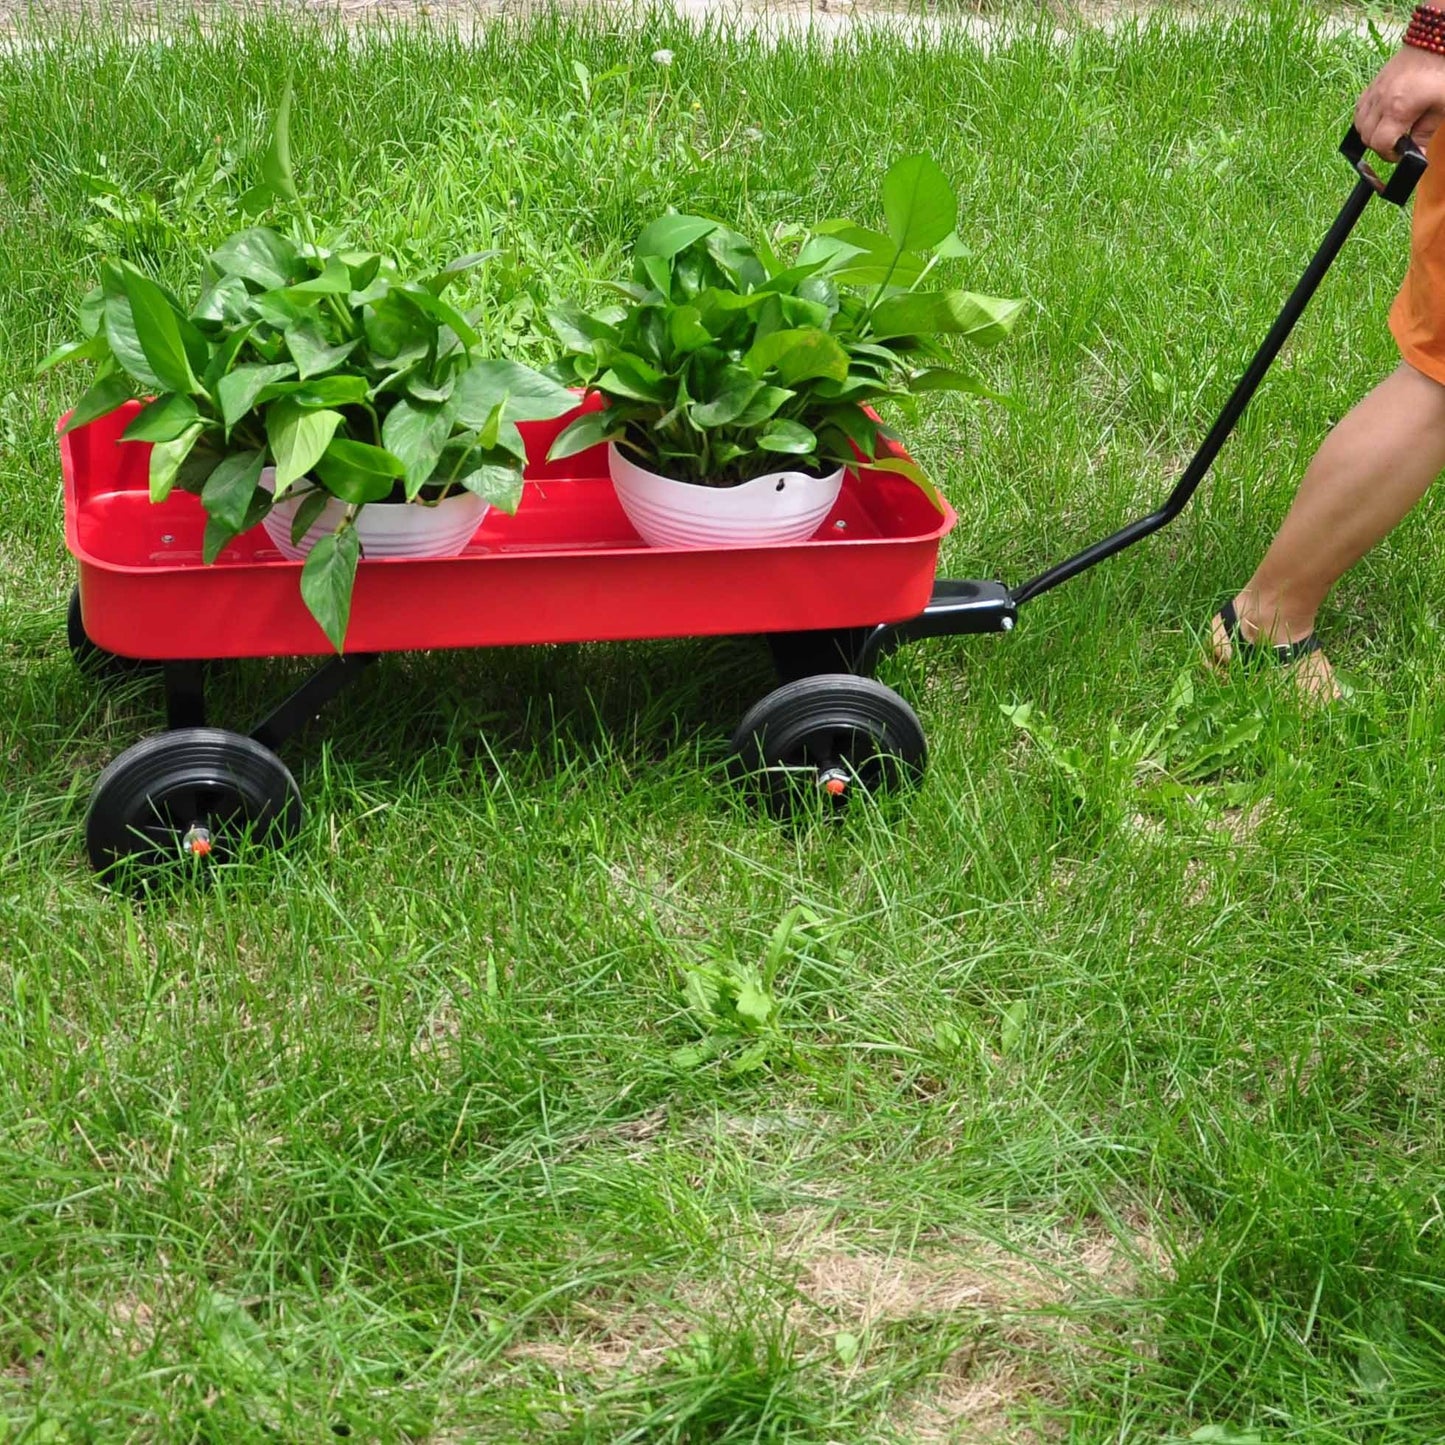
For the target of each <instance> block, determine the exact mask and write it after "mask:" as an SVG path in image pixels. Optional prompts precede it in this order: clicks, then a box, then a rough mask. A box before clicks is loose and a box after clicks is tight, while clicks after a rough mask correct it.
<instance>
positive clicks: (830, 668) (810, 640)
mask: <svg viewBox="0 0 1445 1445" xmlns="http://www.w3.org/2000/svg"><path fill="white" fill-rule="evenodd" d="M872 630H873V629H872V628H870V627H845V628H841V629H838V630H836V631H824V632H772V633H769V634H768V650H769V651H770V652H771V653H772V654H773V667H774V669H775V670H776V672H777V674H778V681H779V682H780V683H782V682H796V681H797V680H798V679H799V678H800V677H817V676H818V675H819V674H820V673H825V672H856V671H857V670H858V655H859V653H861V652H862V650H863V644H864V643H865V642H866V641H867V640H868V634H869V633H870V632H871V631H872Z"/></svg>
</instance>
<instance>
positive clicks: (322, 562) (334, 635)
mask: <svg viewBox="0 0 1445 1445" xmlns="http://www.w3.org/2000/svg"><path fill="white" fill-rule="evenodd" d="M360 559H361V539H360V538H359V537H358V536H357V535H356V528H355V527H353V526H351V525H350V524H348V523H342V525H341V527H340V528H339V529H338V530H337V531H335V532H331V533H329V534H328V535H327V536H325V537H322V538H321V539H320V540H319V541H318V542H317V543H316V545H315V546H314V547H312V549H311V551H310V553H309V554H308V556H307V558H306V565H305V566H304V567H302V569H301V600H302V601H303V602H305V604H306V606H307V609H308V610H309V611H310V613H311V615H312V616H313V617H314V618H315V619H316V621H317V622H318V623H319V624H320V626H321V630H322V631H323V632H324V633H325V634H326V636H327V639H328V641H329V642H330V643H331V645H332V646H333V647H334V648H335V649H336V650H337V651H338V652H340V651H341V650H342V648H343V647H344V646H345V644H346V625H347V623H348V622H349V621H350V620H351V592H352V588H353V586H354V585H355V583H356V564H357V562H358V561H360Z"/></svg>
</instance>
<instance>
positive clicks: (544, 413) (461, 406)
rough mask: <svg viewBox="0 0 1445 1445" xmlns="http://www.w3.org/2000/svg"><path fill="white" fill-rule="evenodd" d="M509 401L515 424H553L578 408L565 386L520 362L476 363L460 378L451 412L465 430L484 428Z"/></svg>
mask: <svg viewBox="0 0 1445 1445" xmlns="http://www.w3.org/2000/svg"><path fill="white" fill-rule="evenodd" d="M504 398H505V400H506V408H505V415H506V416H507V417H508V418H509V419H510V420H512V421H551V420H552V419H553V418H554V417H559V416H565V415H566V414H567V413H568V412H569V411H572V410H574V409H575V408H576V406H577V397H576V395H575V394H574V393H572V392H570V391H568V390H567V388H566V387H565V386H563V385H561V383H559V382H556V381H553V380H552V379H551V377H548V376H543V375H542V374H541V372H538V371H533V370H532V368H531V367H529V366H523V365H521V363H520V362H516V361H503V360H489V361H474V362H473V363H472V364H471V365H470V366H469V367H468V368H467V369H466V370H465V371H463V372H462V374H461V375H460V376H459V377H458V378H457V382H456V386H455V388H454V389H453V391H452V400H451V409H452V412H453V414H454V415H455V416H456V418H457V420H458V421H459V422H461V424H462V425H463V426H469V427H481V426H483V425H485V424H486V420H487V417H488V416H489V415H490V414H491V412H492V410H493V409H494V408H495V407H496V406H497V405H498V403H499V402H501V401H502V400H503V399H504Z"/></svg>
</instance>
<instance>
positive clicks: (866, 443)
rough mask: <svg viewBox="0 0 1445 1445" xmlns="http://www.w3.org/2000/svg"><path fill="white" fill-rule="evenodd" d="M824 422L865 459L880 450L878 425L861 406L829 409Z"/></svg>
mask: <svg viewBox="0 0 1445 1445" xmlns="http://www.w3.org/2000/svg"><path fill="white" fill-rule="evenodd" d="M823 422H824V423H826V424H827V425H829V426H835V427H837V428H838V430H839V431H840V432H842V433H843V435H844V436H845V437H847V439H848V440H849V441H850V442H852V443H853V445H854V446H855V447H857V448H858V450H859V451H860V452H862V454H863V455H864V456H865V457H872V456H873V454H874V453H875V452H876V451H877V449H878V423H877V422H876V421H874V420H873V418H872V417H870V416H869V415H868V414H867V413H866V412H865V411H864V410H863V408H862V407H859V406H833V407H829V408H828V410H827V411H826V412H825V413H824V415H823Z"/></svg>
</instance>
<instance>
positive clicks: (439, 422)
mask: <svg viewBox="0 0 1445 1445" xmlns="http://www.w3.org/2000/svg"><path fill="white" fill-rule="evenodd" d="M451 431H452V413H451V411H450V409H449V408H446V407H438V406H423V405H421V404H420V403H418V402H414V401H408V400H406V399H405V398H403V399H402V400H401V401H399V402H397V403H396V405H395V406H393V407H392V409H391V410H390V411H389V412H388V413H387V415H386V420H385V421H384V422H382V424H381V440H382V444H383V445H384V446H385V447H386V449H387V451H389V452H390V453H391V454H392V455H393V456H394V457H396V458H397V460H398V461H400V462H401V464H402V466H403V468H405V473H404V475H405V479H406V495H407V500H408V501H409V500H410V499H411V498H413V497H414V496H416V494H417V493H418V492H419V491H420V490H421V489H422V487H423V486H424V485H425V484H426V482H427V481H428V480H429V479H430V477H431V474H432V473H433V472H434V471H435V470H436V464H437V460H438V459H439V458H440V456H441V454H442V448H443V447H444V446H445V445H446V443H447V438H448V437H449V436H450V435H451Z"/></svg>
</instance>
